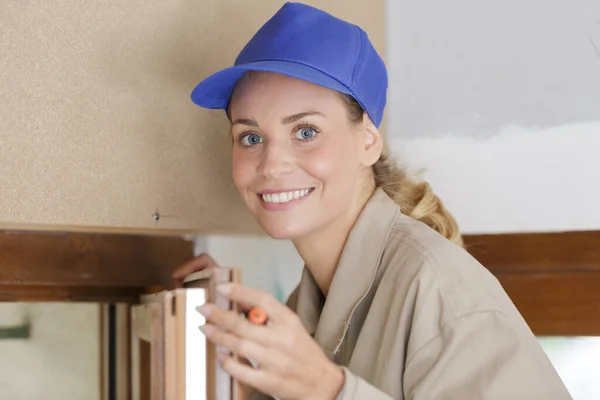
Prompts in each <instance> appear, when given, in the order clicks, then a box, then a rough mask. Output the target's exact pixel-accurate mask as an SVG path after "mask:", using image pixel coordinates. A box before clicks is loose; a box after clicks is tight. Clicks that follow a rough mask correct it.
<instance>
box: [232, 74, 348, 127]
mask: <svg viewBox="0 0 600 400" xmlns="http://www.w3.org/2000/svg"><path fill="white" fill-rule="evenodd" d="M341 100H342V98H341V96H340V95H339V94H338V93H337V92H335V91H333V90H330V89H327V88H324V87H322V86H319V85H316V84H313V83H310V82H306V81H303V80H300V79H296V78H292V77H289V76H285V75H281V74H277V73H271V72H251V73H246V74H245V75H244V76H243V77H242V78H241V79H240V80H239V81H238V84H237V85H236V87H235V89H234V91H233V94H232V98H231V103H230V111H231V115H232V117H234V116H235V115H244V116H247V114H257V113H261V112H263V111H271V112H280V113H287V114H289V113H295V112H299V111H305V109H314V110H318V111H321V112H324V113H326V112H336V110H338V111H339V109H341V108H342V105H343V103H342V101H341Z"/></svg>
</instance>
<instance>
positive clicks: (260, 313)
mask: <svg viewBox="0 0 600 400" xmlns="http://www.w3.org/2000/svg"><path fill="white" fill-rule="evenodd" d="M245 314H246V318H248V321H250V322H252V323H253V324H256V325H265V324H266V323H267V320H268V319H269V318H268V316H267V312H266V311H265V310H263V309H262V308H260V307H252V308H251V309H249V310H248V311H246V312H245Z"/></svg>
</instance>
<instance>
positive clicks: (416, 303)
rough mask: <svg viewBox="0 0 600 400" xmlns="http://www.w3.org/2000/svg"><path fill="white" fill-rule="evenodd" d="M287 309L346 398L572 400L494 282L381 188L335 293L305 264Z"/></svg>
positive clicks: (345, 256) (351, 244)
mask: <svg viewBox="0 0 600 400" xmlns="http://www.w3.org/2000/svg"><path fill="white" fill-rule="evenodd" d="M288 305H289V306H290V307H291V308H292V309H293V310H294V311H295V312H296V313H297V314H298V315H299V317H300V318H301V320H302V321H303V323H304V325H305V327H306V329H307V330H308V332H309V333H310V334H311V335H313V337H314V339H315V340H316V341H317V342H318V343H319V344H320V345H321V346H322V348H323V349H324V351H325V353H326V354H327V355H328V356H329V357H330V359H331V360H333V361H334V362H336V363H337V364H339V365H341V366H343V369H344V372H345V376H346V381H345V384H344V387H343V391H342V393H341V395H340V398H341V399H343V400H388V399H407V400H409V399H411V400H422V399H423V400H424V399H436V400H442V399H444V400H454V399H456V400H472V399H485V400H500V399H502V400H505V399H506V400H508V399H510V400H517V399H523V400H525V399H526V400H563V399H571V396H570V395H569V393H568V391H567V390H566V388H565V386H564V385H563V383H562V381H561V380H560V378H559V376H558V375H557V373H556V371H555V369H554V368H553V366H552V364H551V363H550V361H549V360H548V358H547V357H546V354H545V353H544V351H543V349H542V348H541V346H540V345H539V343H538V341H537V339H536V337H535V336H534V335H533V333H532V332H531V330H530V329H529V327H528V326H527V324H526V323H525V321H524V320H523V318H522V317H521V315H520V314H519V312H518V311H517V309H516V308H515V306H514V305H513V303H512V302H511V300H510V299H509V298H508V296H507V294H506V293H505V291H504V290H503V288H502V287H501V286H500V284H499V283H498V281H497V280H496V278H495V277H494V276H493V275H492V274H491V273H490V272H489V271H488V270H487V269H486V268H484V267H483V266H482V265H481V264H479V263H478V262H477V261H476V260H475V259H474V258H473V257H472V256H470V255H469V254H468V253H467V252H466V251H465V250H464V249H462V248H461V247H459V246H456V245H454V244H453V243H451V242H450V241H448V240H446V239H445V238H444V237H442V236H441V235H439V234H438V233H437V232H435V231H433V230H432V229H430V228H429V227H427V226H426V225H424V224H422V223H420V222H418V221H415V220H413V219H411V218H409V217H407V216H405V215H403V214H402V213H400V210H399V207H398V205H397V204H396V203H394V202H393V201H392V200H391V199H390V198H389V197H388V196H387V195H386V194H385V192H383V191H382V190H381V189H379V190H377V191H376V192H375V194H374V195H373V196H372V198H371V199H370V200H369V202H368V203H367V205H366V207H365V208H364V210H363V212H362V213H361V215H360V217H359V219H358V221H357V222H356V224H355V226H354V228H353V229H352V231H351V233H350V236H349V239H348V241H347V243H346V245H345V248H344V251H343V253H342V256H341V259H340V262H339V264H338V267H337V270H336V272H335V276H334V278H333V281H332V283H331V287H330V290H329V294H328V296H327V298H324V296H323V295H322V293H321V292H320V290H319V288H318V287H317V285H316V283H315V281H314V279H313V277H312V275H311V273H310V272H309V271H308V270H307V269H304V271H303V274H302V279H301V282H300V284H299V286H298V287H297V288H296V290H295V291H294V292H293V293H292V295H291V296H290V299H289V301H288Z"/></svg>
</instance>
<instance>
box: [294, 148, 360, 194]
mask: <svg viewBox="0 0 600 400" xmlns="http://www.w3.org/2000/svg"><path fill="white" fill-rule="evenodd" d="M307 161H308V162H306V163H305V164H304V165H305V168H304V169H305V170H306V172H308V173H309V174H310V175H312V176H313V177H315V178H317V179H318V180H319V181H321V182H323V184H325V185H328V186H330V187H331V186H334V185H335V186H343V185H346V184H347V183H349V182H350V181H351V180H352V176H353V172H354V171H355V170H356V169H357V166H358V160H357V158H356V152H354V151H353V148H352V147H351V146H349V145H348V144H347V143H344V144H340V143H335V144H333V143H332V145H331V146H327V147H326V148H321V149H319V150H318V151H317V152H314V153H313V154H311V156H310V158H309V160H307Z"/></svg>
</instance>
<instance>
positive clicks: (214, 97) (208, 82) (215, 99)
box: [191, 61, 352, 110]
mask: <svg viewBox="0 0 600 400" xmlns="http://www.w3.org/2000/svg"><path fill="white" fill-rule="evenodd" d="M248 71H265V72H275V73H278V74H282V75H287V76H290V77H293V78H297V79H301V80H304V81H307V82H311V83H314V84H317V85H320V86H324V87H326V88H328V89H331V90H336V91H338V92H341V93H346V94H352V92H351V91H350V90H349V89H348V88H347V87H346V86H344V85H342V84H341V83H340V82H339V81H337V80H336V79H334V78H332V77H330V76H329V75H327V74H325V73H323V72H321V71H319V70H318V69H315V68H312V67H309V66H307V65H304V64H299V63H295V62H290V61H257V62H253V63H248V64H241V65H236V66H233V67H230V68H226V69H223V70H221V71H219V72H216V73H214V74H212V75H211V76H209V77H208V78H206V79H204V80H203V81H202V82H200V83H199V84H198V86H196V88H195V89H194V90H193V91H192V96H191V97H192V101H193V102H194V103H195V104H197V105H199V106H200V107H205V108H212V109H223V110H224V109H227V106H228V104H229V99H230V97H231V92H232V91H233V88H234V87H235V84H236V83H237V81H238V80H239V79H240V78H241V77H242V75H243V74H244V73H245V72H248Z"/></svg>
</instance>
